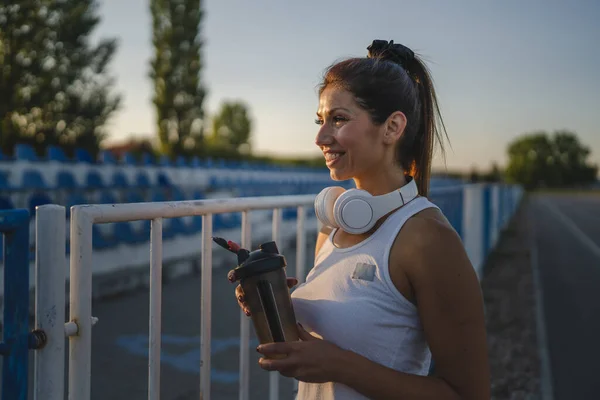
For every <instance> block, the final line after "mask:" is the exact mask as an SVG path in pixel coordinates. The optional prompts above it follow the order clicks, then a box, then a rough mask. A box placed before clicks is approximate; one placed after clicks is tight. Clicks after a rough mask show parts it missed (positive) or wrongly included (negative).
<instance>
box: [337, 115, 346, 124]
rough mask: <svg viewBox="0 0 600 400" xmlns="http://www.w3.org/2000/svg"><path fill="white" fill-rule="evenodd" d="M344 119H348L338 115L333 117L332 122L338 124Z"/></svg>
mask: <svg viewBox="0 0 600 400" xmlns="http://www.w3.org/2000/svg"><path fill="white" fill-rule="evenodd" d="M346 121H348V119H347V118H344V117H340V116H337V117H333V122H335V123H336V124H339V123H340V122H346Z"/></svg>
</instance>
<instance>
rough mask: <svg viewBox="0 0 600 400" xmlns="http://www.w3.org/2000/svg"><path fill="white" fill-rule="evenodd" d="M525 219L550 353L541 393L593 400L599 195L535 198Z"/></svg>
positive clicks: (599, 333)
mask: <svg viewBox="0 0 600 400" xmlns="http://www.w3.org/2000/svg"><path fill="white" fill-rule="evenodd" d="M529 216H530V218H531V226H532V238H533V244H534V254H535V255H534V257H535V258H537V261H536V260H535V258H534V261H536V262H535V264H537V265H534V267H536V266H537V269H538V271H539V276H540V280H541V288H542V298H543V306H544V308H543V318H544V320H545V325H546V338H545V339H546V342H547V349H548V353H549V354H548V358H549V365H550V369H549V371H547V374H549V375H550V383H551V385H547V387H546V390H547V391H551V392H552V393H553V395H554V399H556V400H571V399H578V400H587V399H598V398H600V380H599V379H598V371H599V368H598V361H599V360H600V195H591V194H590V195H585V194H582V195H536V196H533V197H532V199H531V206H530V210H529ZM541 356H542V357H543V356H544V355H543V354H541ZM542 385H544V382H542ZM548 386H549V387H548Z"/></svg>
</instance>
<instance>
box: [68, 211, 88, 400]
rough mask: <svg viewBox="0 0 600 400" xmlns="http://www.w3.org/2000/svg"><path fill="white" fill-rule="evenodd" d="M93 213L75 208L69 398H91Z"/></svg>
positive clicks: (72, 250) (71, 283)
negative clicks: (73, 329)
mask: <svg viewBox="0 0 600 400" xmlns="http://www.w3.org/2000/svg"><path fill="white" fill-rule="evenodd" d="M92 225H93V219H92V216H91V215H90V214H89V213H87V212H86V206H73V207H72V208H71V257H70V264H71V266H70V268H71V277H70V278H71V279H70V291H69V297H70V298H69V304H70V316H69V319H70V321H71V322H74V323H75V324H76V325H77V333H76V334H75V335H73V336H69V400H89V399H90V395H91V393H90V390H91V375H92Z"/></svg>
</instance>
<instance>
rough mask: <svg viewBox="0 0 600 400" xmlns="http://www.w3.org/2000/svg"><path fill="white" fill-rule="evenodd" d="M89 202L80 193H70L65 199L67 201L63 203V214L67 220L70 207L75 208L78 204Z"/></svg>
mask: <svg viewBox="0 0 600 400" xmlns="http://www.w3.org/2000/svg"><path fill="white" fill-rule="evenodd" d="M89 203H90V201H89V200H88V199H87V198H86V197H85V196H84V195H82V194H80V193H71V194H69V196H68V197H67V201H66V202H65V208H66V210H65V212H66V215H67V218H70V217H71V207H73V206H77V205H80V204H89Z"/></svg>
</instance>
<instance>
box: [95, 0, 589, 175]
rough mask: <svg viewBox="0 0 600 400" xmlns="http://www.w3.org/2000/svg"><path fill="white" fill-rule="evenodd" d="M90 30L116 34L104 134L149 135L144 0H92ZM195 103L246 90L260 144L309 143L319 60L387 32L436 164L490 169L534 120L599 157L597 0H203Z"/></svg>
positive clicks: (151, 116) (151, 117)
mask: <svg viewBox="0 0 600 400" xmlns="http://www.w3.org/2000/svg"><path fill="white" fill-rule="evenodd" d="M99 4H100V8H99V13H100V16H101V18H102V22H101V23H100V24H99V26H98V29H97V30H96V31H95V35H94V37H93V39H94V40H97V39H98V38H100V37H116V38H118V39H119V48H118V50H117V54H116V55H115V57H114V59H113V61H112V63H111V65H110V71H111V73H112V74H113V75H114V77H115V78H116V82H117V83H116V91H118V92H119V93H120V94H121V95H122V96H123V107H122V108H121V110H120V111H119V112H118V113H117V114H116V115H115V116H114V117H113V118H112V120H111V122H110V125H109V127H108V128H109V129H108V130H109V134H110V136H109V141H110V142H118V141H121V140H124V139H125V138H127V137H128V136H129V135H136V136H154V135H156V129H155V112H154V109H153V106H152V103H151V98H152V91H153V87H152V81H151V80H150V78H149V77H148V73H149V62H150V58H151V56H152V51H153V49H152V42H151V16H150V10H149V0H126V1H122V0H99ZM203 4H204V10H205V17H204V20H203V22H202V24H201V36H202V38H203V40H204V43H205V44H204V47H203V49H202V56H203V62H204V69H203V71H202V77H201V79H202V81H203V82H204V85H205V86H206V88H207V90H208V96H207V98H206V99H205V102H204V108H205V110H206V112H207V113H208V114H211V113H215V112H216V111H217V110H218V108H219V105H220V104H221V102H223V101H227V100H242V101H244V102H246V103H247V104H248V106H249V109H250V115H251V118H252V121H253V133H252V135H253V138H252V146H253V149H254V151H255V152H257V153H270V154H276V155H281V156H287V155H289V156H314V155H319V154H320V152H319V149H318V148H317V146H316V145H315V144H314V139H315V135H316V133H317V129H318V126H317V125H315V123H314V120H315V112H316V110H317V106H318V96H317V89H316V87H317V85H318V83H319V81H320V79H321V78H322V76H323V73H324V71H325V69H326V67H327V66H329V65H330V64H332V63H333V62H335V61H337V60H341V59H343V58H346V57H352V56H365V55H366V52H367V50H366V47H367V46H368V45H369V44H370V43H371V42H372V41H373V39H385V40H394V42H396V43H402V44H404V45H405V46H408V47H410V48H411V49H413V50H414V51H415V52H416V53H417V54H419V55H421V56H423V58H424V59H425V60H426V62H427V64H428V66H429V68H430V70H431V72H432V76H433V80H434V84H435V88H436V91H437V94H438V100H439V102H440V108H441V113H442V117H443V118H444V122H445V124H446V129H447V132H448V136H449V139H450V141H449V143H446V157H445V160H444V158H443V157H441V153H440V152H437V153H436V157H435V158H434V167H436V168H447V169H448V170H457V169H460V170H469V169H471V168H478V169H480V170H485V169H488V168H489V167H490V165H491V163H492V162H497V163H498V164H499V165H501V166H503V165H505V163H506V148H507V145H508V143H509V142H510V141H511V140H513V139H514V138H516V137H517V136H519V135H521V134H523V133H527V132H531V131H537V130H546V131H549V132H552V131H554V130H559V129H569V130H572V131H575V132H576V133H577V134H578V135H579V137H580V140H581V141H582V142H583V144H585V145H587V146H588V147H590V149H591V150H592V156H591V161H592V162H595V163H597V164H599V165H600V124H598V117H599V114H600V76H598V74H599V73H600V51H599V49H600V47H599V46H600V24H598V22H597V21H598V18H600V2H598V1H595V0H573V1H556V0H527V1H519V0H503V1H491V0H487V1H477V0H471V1H467V0H455V1H447V0H437V1H433V0H431V1H427V0H424V1H414V0H411V1H399V0H395V1H394V0H389V1H387V0H386V1H383V0H371V1H368V2H367V1H361V2H358V1H356V2H353V1H341V0H328V1H326V0H320V1H317V0H302V1H281V0H280V1H275V0H257V1H244V0H208V1H204V2H203Z"/></svg>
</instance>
